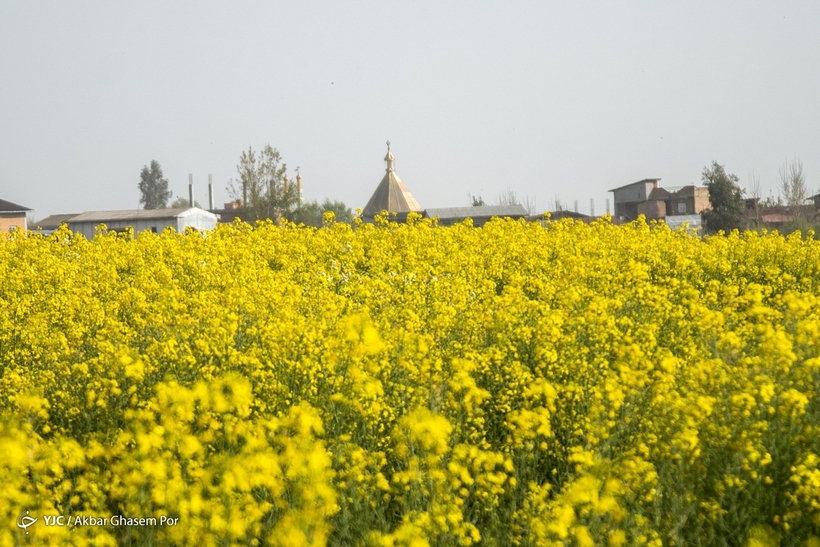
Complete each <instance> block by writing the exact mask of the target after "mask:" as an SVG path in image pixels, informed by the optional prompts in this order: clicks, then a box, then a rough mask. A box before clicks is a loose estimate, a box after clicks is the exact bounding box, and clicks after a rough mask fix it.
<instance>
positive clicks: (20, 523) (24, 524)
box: [17, 511, 37, 535]
mask: <svg viewBox="0 0 820 547" xmlns="http://www.w3.org/2000/svg"><path fill="white" fill-rule="evenodd" d="M35 522H37V518H36V517H30V516H28V511H23V512H22V513H20V514H19V515H18V516H17V527H18V528H20V529H21V530H25V531H26V535H28V527H29V526H31V525H32V524H34V523H35Z"/></svg>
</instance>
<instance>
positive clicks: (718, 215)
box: [701, 161, 745, 233]
mask: <svg viewBox="0 0 820 547" xmlns="http://www.w3.org/2000/svg"><path fill="white" fill-rule="evenodd" d="M702 180H703V183H704V186H706V188H708V189H709V204H710V205H711V207H710V208H709V209H707V210H705V211H703V212H702V213H701V218H702V219H703V222H704V223H705V224H706V229H707V230H709V231H710V232H717V231H719V230H723V231H724V232H726V233H729V232H731V231H732V230H734V229H736V228H740V225H741V223H742V221H743V213H744V212H745V204H744V201H743V191H742V190H741V189H740V186H738V180H739V179H738V178H737V176H736V175H732V174H729V173H726V170H725V169H724V168H723V166H722V165H719V164H718V162H716V161H713V162H712V166H711V167H704V168H703V176H702Z"/></svg>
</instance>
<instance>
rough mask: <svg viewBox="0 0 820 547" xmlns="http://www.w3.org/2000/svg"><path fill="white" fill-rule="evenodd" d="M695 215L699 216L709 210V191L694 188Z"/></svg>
mask: <svg viewBox="0 0 820 547" xmlns="http://www.w3.org/2000/svg"><path fill="white" fill-rule="evenodd" d="M694 205H695V213H698V214H700V213H701V212H703V211H705V210H706V209H708V208H709V189H708V188H695V199H694Z"/></svg>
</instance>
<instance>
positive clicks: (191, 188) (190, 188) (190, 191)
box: [188, 173, 194, 207]
mask: <svg viewBox="0 0 820 547" xmlns="http://www.w3.org/2000/svg"><path fill="white" fill-rule="evenodd" d="M188 201H189V202H190V206H191V207H193V206H194V176H193V175H192V174H191V173H188Z"/></svg>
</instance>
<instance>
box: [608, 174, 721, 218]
mask: <svg viewBox="0 0 820 547" xmlns="http://www.w3.org/2000/svg"><path fill="white" fill-rule="evenodd" d="M660 180H661V179H643V180H640V181H638V182H633V183H632V184H627V185H626V186H621V187H619V188H615V189H613V190H610V192H612V193H613V194H614V196H615V217H617V218H620V219H623V220H635V219H636V218H638V216H639V215H644V216H645V217H646V219H647V220H654V219H668V220H667V224H669V223H670V222H672V223H673V224H680V223H681V222H677V221H675V220H673V219H672V218H671V217H690V219H689V220H685V221H682V222H689V223H690V225H691V226H695V225H694V224H692V222H690V221H694V218H695V217H696V216H697V217H698V218H700V213H701V212H702V211H705V210H706V209H708V208H709V190H708V189H707V188H705V187H702V186H695V185H694V184H690V185H687V186H680V187H677V188H661V187H659V186H658V182H659V181H660ZM679 220H680V219H679ZM697 226H700V220H698V221H697Z"/></svg>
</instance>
